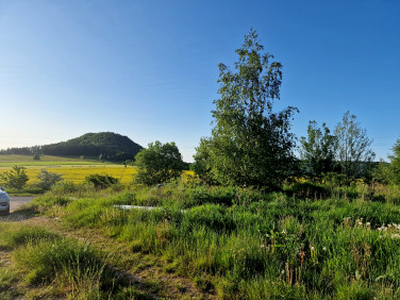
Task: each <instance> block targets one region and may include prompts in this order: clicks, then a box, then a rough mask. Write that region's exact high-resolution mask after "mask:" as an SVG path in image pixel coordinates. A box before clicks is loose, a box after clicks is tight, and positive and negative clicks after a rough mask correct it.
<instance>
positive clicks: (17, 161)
mask: <svg viewBox="0 0 400 300" xmlns="http://www.w3.org/2000/svg"><path fill="white" fill-rule="evenodd" d="M97 164H99V165H102V164H104V163H101V162H100V161H99V160H98V159H90V158H83V159H81V158H79V157H61V156H51V155H42V156H40V160H33V157H32V156H31V155H0V167H13V166H15V165H17V166H51V165H97Z"/></svg>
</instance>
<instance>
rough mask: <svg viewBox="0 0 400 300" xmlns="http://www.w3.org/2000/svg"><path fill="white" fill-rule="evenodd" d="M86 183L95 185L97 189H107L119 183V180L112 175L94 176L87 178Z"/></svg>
mask: <svg viewBox="0 0 400 300" xmlns="http://www.w3.org/2000/svg"><path fill="white" fill-rule="evenodd" d="M85 182H86V183H90V184H93V185H94V187H95V188H99V189H105V188H108V187H110V186H112V185H115V184H117V183H119V180H118V179H117V178H114V177H112V176H110V175H100V174H92V175H89V176H87V177H85Z"/></svg>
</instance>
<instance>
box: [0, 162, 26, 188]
mask: <svg viewBox="0 0 400 300" xmlns="http://www.w3.org/2000/svg"><path fill="white" fill-rule="evenodd" d="M0 179H1V180H2V181H4V183H5V185H6V186H7V187H10V188H15V189H17V190H21V189H22V188H23V187H24V186H25V184H26V183H27V182H28V180H29V178H28V175H26V172H25V168H24V167H18V166H14V167H13V168H12V170H11V171H6V172H4V173H3V174H1V175H0Z"/></svg>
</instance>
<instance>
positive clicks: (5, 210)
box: [0, 187, 10, 216]
mask: <svg viewBox="0 0 400 300" xmlns="http://www.w3.org/2000/svg"><path fill="white" fill-rule="evenodd" d="M9 213H10V197H8V194H7V193H6V192H5V191H4V188H3V187H2V188H0V216H8V215H9Z"/></svg>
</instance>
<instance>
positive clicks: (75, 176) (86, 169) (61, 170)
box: [0, 164, 136, 184]
mask: <svg viewBox="0 0 400 300" xmlns="http://www.w3.org/2000/svg"><path fill="white" fill-rule="evenodd" d="M25 168H26V174H27V175H28V177H29V181H28V184H32V183H34V182H35V181H37V174H38V173H39V172H40V170H42V169H44V170H47V171H48V172H53V173H57V174H61V175H62V178H63V179H64V180H65V181H70V182H73V183H81V182H83V181H84V180H85V177H86V176H89V175H91V174H101V175H106V174H107V175H110V176H112V177H115V178H118V179H119V180H120V182H121V183H123V184H128V183H130V182H132V180H133V175H134V174H136V167H133V166H126V167H125V166H123V165H100V164H97V165H60V166H56V165H52V166H26V167H25ZM11 169H12V168H11V167H0V174H2V173H3V172H5V171H9V170H11Z"/></svg>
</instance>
